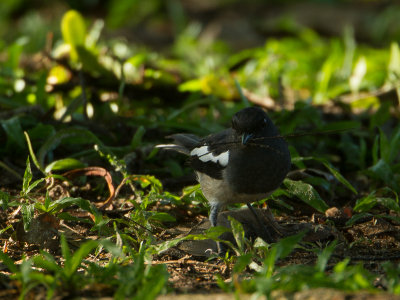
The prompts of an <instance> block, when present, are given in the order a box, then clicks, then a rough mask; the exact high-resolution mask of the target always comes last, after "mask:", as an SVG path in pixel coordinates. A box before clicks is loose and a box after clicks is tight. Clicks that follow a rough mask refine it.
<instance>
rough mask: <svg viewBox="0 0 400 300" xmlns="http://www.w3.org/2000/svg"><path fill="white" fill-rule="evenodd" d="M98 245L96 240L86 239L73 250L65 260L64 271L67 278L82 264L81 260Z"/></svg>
mask: <svg viewBox="0 0 400 300" xmlns="http://www.w3.org/2000/svg"><path fill="white" fill-rule="evenodd" d="M98 246H99V242H98V241H93V240H90V241H87V242H85V243H84V244H82V245H81V246H80V247H79V249H78V250H77V251H75V253H74V254H73V255H72V257H71V258H70V259H69V260H67V259H66V260H65V266H64V273H65V275H66V276H67V278H71V277H72V276H73V275H74V274H75V273H76V271H77V270H78V268H79V267H80V265H81V264H82V260H83V259H84V258H85V257H87V256H88V255H89V253H90V252H92V251H93V250H94V249H95V248H96V247H98Z"/></svg>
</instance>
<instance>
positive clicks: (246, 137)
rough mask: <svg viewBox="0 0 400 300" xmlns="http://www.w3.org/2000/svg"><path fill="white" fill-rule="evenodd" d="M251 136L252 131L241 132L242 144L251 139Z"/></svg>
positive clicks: (252, 135)
mask: <svg viewBox="0 0 400 300" xmlns="http://www.w3.org/2000/svg"><path fill="white" fill-rule="evenodd" d="M253 137H254V134H252V133H243V135H242V144H243V145H246V144H247V142H248V141H249V140H251V139H252V138H253Z"/></svg>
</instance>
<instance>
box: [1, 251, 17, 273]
mask: <svg viewBox="0 0 400 300" xmlns="http://www.w3.org/2000/svg"><path fill="white" fill-rule="evenodd" d="M0 260H1V262H2V263H3V264H5V265H6V266H7V268H8V269H9V270H10V271H11V272H12V273H14V274H16V273H17V272H18V267H17V265H16V264H15V263H14V261H13V260H12V259H11V258H10V257H9V256H8V255H7V254H5V253H4V252H3V251H0Z"/></svg>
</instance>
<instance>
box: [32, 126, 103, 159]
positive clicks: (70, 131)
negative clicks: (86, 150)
mask: <svg viewBox="0 0 400 300" xmlns="http://www.w3.org/2000/svg"><path fill="white" fill-rule="evenodd" d="M68 138H72V139H73V140H76V141H77V142H84V143H95V144H98V145H99V146H100V147H102V148H104V144H103V143H102V142H101V140H99V139H98V138H97V136H95V135H94V134H93V133H92V132H90V131H89V130H86V129H80V128H64V129H61V130H59V131H58V132H57V133H56V134H55V135H53V136H51V137H50V138H48V139H47V140H46V142H45V143H44V144H43V145H42V147H40V149H39V151H38V161H39V163H40V165H44V159H45V156H46V154H47V153H48V152H49V151H51V150H54V149H55V148H57V147H58V145H59V144H60V143H61V142H62V141H63V140H65V139H68ZM80 139H82V141H81V140H80Z"/></svg>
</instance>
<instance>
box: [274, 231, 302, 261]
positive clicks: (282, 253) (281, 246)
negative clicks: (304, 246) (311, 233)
mask: <svg viewBox="0 0 400 300" xmlns="http://www.w3.org/2000/svg"><path fill="white" fill-rule="evenodd" d="M306 232H307V231H301V232H299V233H298V234H295V235H291V236H288V237H285V238H283V239H281V240H280V241H279V242H278V243H277V244H275V245H274V246H273V247H275V248H277V252H276V253H277V258H285V257H286V256H288V255H289V254H290V253H291V252H292V251H293V249H294V247H296V245H297V244H298V243H299V242H300V241H301V240H302V239H303V237H304V236H305V234H306Z"/></svg>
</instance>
